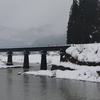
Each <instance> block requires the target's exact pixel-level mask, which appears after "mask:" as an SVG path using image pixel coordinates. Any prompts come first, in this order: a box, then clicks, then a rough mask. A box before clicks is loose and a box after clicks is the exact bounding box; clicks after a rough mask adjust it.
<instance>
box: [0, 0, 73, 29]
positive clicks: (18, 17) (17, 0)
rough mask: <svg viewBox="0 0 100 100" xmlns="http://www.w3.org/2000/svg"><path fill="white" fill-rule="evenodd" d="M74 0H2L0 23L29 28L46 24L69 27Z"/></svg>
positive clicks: (0, 1) (0, 4)
mask: <svg viewBox="0 0 100 100" xmlns="http://www.w3.org/2000/svg"><path fill="white" fill-rule="evenodd" d="M71 4H72V0H0V25H3V26H7V27H11V28H20V29H21V28H22V29H28V28H31V27H36V28H38V27H40V26H43V25H46V24H54V25H56V26H57V27H58V28H59V25H60V26H62V27H63V28H66V27H67V21H68V17H69V10H70V6H71Z"/></svg>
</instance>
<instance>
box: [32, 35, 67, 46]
mask: <svg viewBox="0 0 100 100" xmlns="http://www.w3.org/2000/svg"><path fill="white" fill-rule="evenodd" d="M60 44H61V45H62V44H66V34H63V35H62V34H59V35H49V36H45V37H42V38H39V39H37V40H36V41H35V42H34V43H33V44H32V45H42V46H43V45H60Z"/></svg>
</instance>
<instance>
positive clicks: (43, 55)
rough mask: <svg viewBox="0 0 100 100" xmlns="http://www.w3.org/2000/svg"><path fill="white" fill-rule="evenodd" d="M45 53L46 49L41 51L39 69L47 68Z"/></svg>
mask: <svg viewBox="0 0 100 100" xmlns="http://www.w3.org/2000/svg"><path fill="white" fill-rule="evenodd" d="M46 54H47V51H41V66H40V70H47V59H46Z"/></svg>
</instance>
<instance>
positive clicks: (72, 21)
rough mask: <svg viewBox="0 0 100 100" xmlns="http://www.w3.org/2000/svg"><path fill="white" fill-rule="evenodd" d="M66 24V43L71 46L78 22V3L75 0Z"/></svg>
mask: <svg viewBox="0 0 100 100" xmlns="http://www.w3.org/2000/svg"><path fill="white" fill-rule="evenodd" d="M69 16H70V17H69V22H68V31H67V43H68V44H73V43H74V41H75V37H77V36H78V35H76V34H74V33H77V22H78V21H77V20H78V3H77V1H76V0H73V5H72V6H71V10H70V15H69Z"/></svg>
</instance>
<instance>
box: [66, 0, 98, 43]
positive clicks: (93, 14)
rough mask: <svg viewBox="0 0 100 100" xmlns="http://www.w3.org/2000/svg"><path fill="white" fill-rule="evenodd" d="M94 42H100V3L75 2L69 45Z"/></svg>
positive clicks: (75, 0) (72, 11) (72, 8)
mask: <svg viewBox="0 0 100 100" xmlns="http://www.w3.org/2000/svg"><path fill="white" fill-rule="evenodd" d="M94 42H100V1H99V0H73V4H72V6H71V9H70V14H69V21H68V28H67V44H85V43H94Z"/></svg>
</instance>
